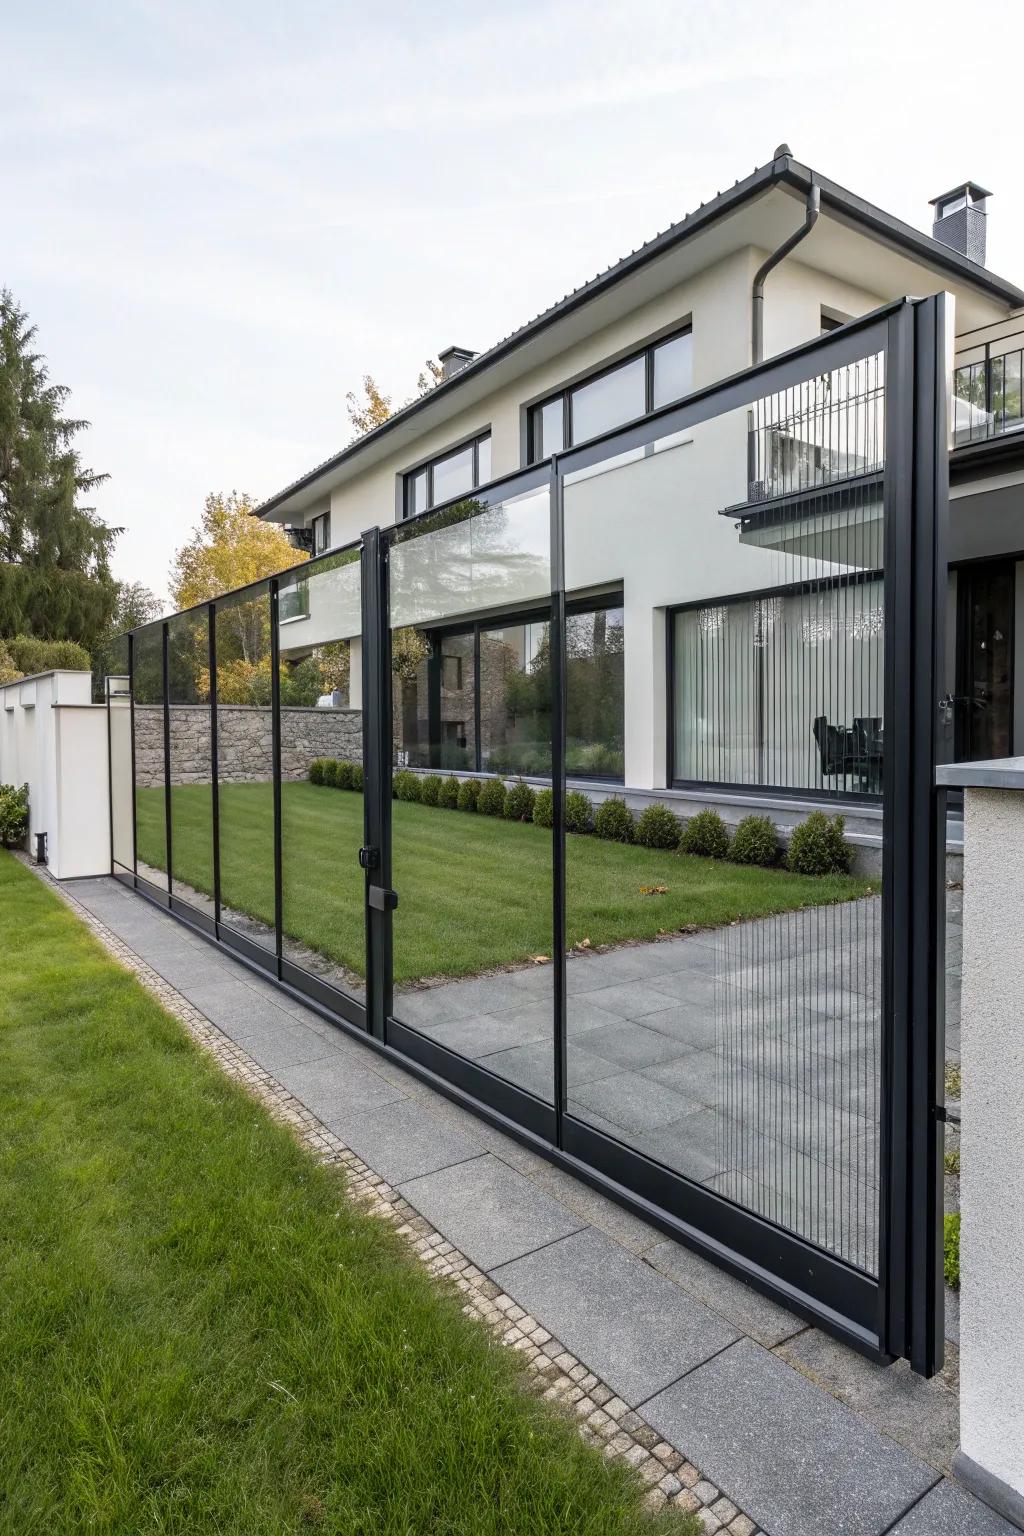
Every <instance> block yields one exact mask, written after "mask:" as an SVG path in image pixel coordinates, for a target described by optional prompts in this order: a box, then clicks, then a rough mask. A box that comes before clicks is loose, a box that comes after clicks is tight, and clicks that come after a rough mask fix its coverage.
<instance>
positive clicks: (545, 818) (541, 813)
mask: <svg viewBox="0 0 1024 1536" xmlns="http://www.w3.org/2000/svg"><path fill="white" fill-rule="evenodd" d="M554 820H555V797H554V794H553V793H552V791H551V790H550V789H538V791H537V793H536V795H535V796H534V798H533V824H534V826H535V827H550V826H553V825H554Z"/></svg>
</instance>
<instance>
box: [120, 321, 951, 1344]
mask: <svg viewBox="0 0 1024 1536" xmlns="http://www.w3.org/2000/svg"><path fill="white" fill-rule="evenodd" d="M651 366H652V368H653V367H654V366H655V365H654V364H652V365H651ZM946 386H947V368H946V352H945V307H944V300H943V299H942V298H941V297H940V298H936V299H931V300H926V301H919V302H910V301H906V302H904V303H900V304H898V305H895V306H890V307H888V308H886V309H885V310H883V311H879V312H877V313H876V314H874V315H871V316H868V317H865V319H864V320H862V321H859V322H854V323H851V324H849V325H847V326H845V327H843V329H842V330H841V331H839V332H837V333H834V334H833V335H832V336H830V337H828V338H823V339H821V340H820V341H817V342H814V343H812V344H810V345H808V346H805V347H802V348H799V349H797V350H796V351H794V352H792V353H790V354H787V355H786V356H784V357H782V358H779V359H776V360H773V361H772V362H771V363H769V364H765V365H763V366H760V367H758V368H755V369H751V370H749V371H747V372H746V373H744V374H742V375H739V376H736V377H734V378H732V379H730V380H727V381H725V382H724V383H722V384H718V385H715V386H714V387H712V388H709V389H707V390H703V391H699V392H697V393H696V394H693V395H691V396H690V397H689V398H688V399H687V400H686V401H685V402H684V403H683V404H681V405H677V406H673V407H671V408H668V409H665V410H661V411H656V412H654V413H653V414H652V415H650V416H648V417H646V418H645V419H644V420H643V422H641V423H640V424H638V425H636V426H634V427H631V428H627V429H624V430H620V431H617V432H614V433H611V434H608V435H605V436H603V437H597V438H594V437H593V436H591V438H590V440H589V441H588V442H586V443H585V444H583V445H582V446H580V447H571V446H570V447H567V448H566V449H565V450H564V451H562V452H559V453H556V454H555V455H554V456H553V457H551V458H550V459H548V460H545V461H544V462H543V463H541V464H539V465H536V466H534V467H532V468H530V469H528V470H526V471H524V472H523V473H522V474H520V475H518V476H515V477H513V478H511V479H509V480H506V481H503V482H500V483H497V484H493V485H491V486H488V487H484V488H482V489H481V490H479V491H475V492H474V493H473V494H472V495H471V496H468V497H463V498H461V499H458V500H456V501H453V502H449V503H447V504H445V505H444V506H441V507H437V508H434V509H432V510H431V511H429V512H426V513H424V514H422V515H421V516H420V517H417V518H414V519H411V520H409V521H408V522H405V523H402V524H399V525H398V526H397V527H395V528H389V529H387V530H385V531H381V530H377V529H374V530H372V531H371V532H369V533H367V534H366V535H364V537H363V539H362V540H361V541H360V544H359V545H358V546H353V547H352V548H350V549H346V550H342V551H336V552H334V553H333V554H331V555H329V556H326V557H323V558H321V559H319V560H315V561H310V562H309V563H308V564H306V565H303V566H300V567H298V568H296V569H295V570H294V571H291V572H288V573H286V574H285V575H282V576H280V577H278V578H275V579H273V580H271V581H270V582H268V583H265V584H262V585H260V586H257V587H255V588H246V589H243V590H242V591H240V592H238V593H232V594H228V595H227V596H226V597H224V598H220V599H218V600H217V601H216V602H215V603H211V604H209V605H204V606H203V607H202V608H201V609H198V610H193V611H191V612H189V613H185V614H179V615H175V616H174V617H173V618H172V619H170V620H167V621H161V622H160V623H158V624H156V625H151V626H148V627H147V628H146V629H144V630H140V631H136V632H135V633H134V635H133V636H131V637H130V639H129V642H128V643H127V646H126V650H127V652H128V654H127V655H126V657H125V660H124V667H123V670H124V672H125V673H126V674H127V675H128V676H129V677H130V688H129V689H128V690H127V691H120V690H119V689H117V688H114V689H113V690H112V691H111V696H110V708H111V737H110V739H111V768H112V771H111V815H112V828H113V832H114V838H113V845H114V847H113V856H114V873H115V875H118V876H119V877H120V878H122V879H124V880H125V881H126V882H127V883H129V884H131V885H133V886H135V887H136V888H138V889H139V890H141V891H143V893H144V894H147V895H149V896H150V898H151V899H154V900H157V901H159V902H160V903H161V904H163V905H165V906H167V907H169V908H170V910H172V911H173V912H174V913H175V914H176V915H177V916H179V917H181V918H182V919H183V920H185V921H188V922H191V923H192V924H193V925H194V926H197V927H200V928H202V929H203V930H204V931H206V932H208V933H209V934H210V935H211V936H212V937H214V938H215V939H217V940H219V941H220V942H222V943H225V944H228V945H230V946H231V947H232V948H233V949H235V950H236V951H237V952H238V954H239V955H240V957H241V958H243V959H244V960H245V961H246V962H247V963H249V964H252V965H255V966H257V967H258V968H259V969H260V970H261V971H262V972H265V973H267V974H269V975H271V976H272V977H273V978H274V979H275V980H277V981H278V982H279V983H280V984H282V985H285V986H288V987H290V988H291V989H292V990H294V991H295V992H297V993H299V994H301V995H303V996H304V997H306V998H307V999H309V1000H310V1001H312V1002H313V1004H314V1005H315V1006H317V1007H319V1008H321V1009H323V1010H325V1011H326V1012H327V1013H328V1014H329V1015H330V1016H331V1017H333V1018H336V1019H337V1020H339V1022H341V1023H343V1024H344V1025H345V1026H347V1027H349V1028H355V1029H358V1030H361V1031H363V1032H365V1034H366V1037H367V1039H368V1041H369V1043H371V1044H372V1045H373V1046H374V1047H376V1048H377V1049H380V1050H383V1051H387V1052H389V1053H394V1054H395V1055H397V1056H400V1057H401V1059H402V1060H403V1061H404V1062H406V1063H407V1064H408V1065H409V1066H410V1067H411V1068H412V1069H413V1070H414V1071H417V1072H419V1073H421V1074H422V1075H424V1076H426V1077H428V1078H429V1079H430V1080H431V1081H434V1082H435V1083H437V1084H438V1085H439V1086H441V1087H442V1088H443V1089H444V1090H445V1091H446V1092H448V1093H450V1094H452V1095H453V1096H456V1097H460V1098H462V1099H463V1100H464V1101H465V1102H467V1103H469V1104H470V1105H471V1106H472V1107H474V1108H475V1109H476V1110H477V1111H478V1112H479V1113H481V1114H484V1115H486V1116H488V1117H489V1118H490V1119H492V1120H493V1121H494V1122H495V1123H498V1124H500V1125H502V1126H504V1127H505V1128H507V1129H509V1130H510V1131H511V1132H512V1133H513V1134H515V1135H517V1136H519V1137H521V1138H522V1139H525V1140H527V1141H529V1142H530V1143H531V1144H532V1145H534V1146H535V1147H537V1148H538V1149H539V1150H541V1151H543V1152H544V1154H545V1155H547V1156H549V1157H550V1158H552V1159H553V1160H555V1161H557V1162H559V1163H561V1164H562V1165H563V1166H565V1167H568V1168H571V1169H572V1170H573V1171H575V1172H576V1173H578V1174H579V1175H580V1176H581V1177H583V1178H585V1179H587V1180H589V1181H590V1182H591V1183H593V1184H595V1185H596V1186H597V1187H599V1188H601V1189H603V1190H605V1191H606V1192H608V1193H610V1194H611V1195H612V1196H613V1197H615V1198H616V1199H618V1200H620V1201H622V1202H623V1203H626V1204H627V1205H630V1206H631V1207H632V1208H634V1209H635V1210H637V1211H639V1212H640V1213H642V1214H643V1215H645V1216H646V1217H648V1218H649V1219H650V1220H652V1221H654V1222H656V1223H657V1224H658V1225H660V1226H661V1227H662V1228H663V1229H664V1230H666V1231H667V1232H669V1233H671V1234H672V1235H674V1236H676V1237H678V1238H679V1239H680V1240H681V1241H683V1242H685V1243H687V1244H689V1245H690V1246H692V1247H694V1248H696V1249H697V1250H699V1251H700V1252H703V1253H705V1254H707V1255H708V1256H709V1257H711V1258H712V1259H714V1260H715V1261H716V1262H718V1263H720V1264H722V1265H723V1266H724V1267H726V1268H728V1269H730V1270H732V1271H733V1272H734V1273H737V1274H740V1275H742V1276H744V1277H745V1278H747V1279H748V1280H749V1281H751V1283H753V1284H755V1285H757V1286H758V1287H760V1288H761V1289H762V1290H764V1291H766V1292H767V1293H769V1294H771V1295H773V1296H775V1297H776V1298H777V1299H778V1300H780V1301H781V1302H783V1303H784V1304H785V1305H787V1306H789V1307H791V1308H793V1309H795V1310H797V1311H798V1312H800V1313H801V1314H802V1315H804V1316H807V1317H810V1318H813V1319H814V1320H816V1321H817V1322H819V1323H820V1324H821V1325H822V1326H823V1327H826V1328H829V1329H830V1330H831V1331H833V1332H835V1333H837V1334H839V1335H840V1336H842V1337H844V1338H846V1339H847V1340H849V1341H850V1342H852V1343H854V1344H855V1345H857V1346H858V1347H860V1348H863V1349H866V1350H868V1351H873V1352H877V1353H880V1354H889V1355H905V1356H907V1357H908V1358H909V1359H910V1360H911V1361H912V1363H913V1365H914V1367H915V1369H917V1370H919V1371H921V1372H924V1373H926V1374H930V1373H932V1372H933V1371H935V1370H936V1369H937V1368H938V1366H939V1365H940V1364H941V1348H942V1345H941V1340H942V1334H943V1329H942V1314H941V1296H942V1288H941V1262H940V1236H939V1234H940V1214H941V1206H940V1201H941V1140H940V1131H941V1116H942V1109H941V1099H942V1041H941V1038H940V1033H939V1031H940V1025H939V1022H938V1021H939V1019H940V1018H941V1012H942V1010H941V1007H940V1006H939V1005H940V1002H941V998H940V996H939V987H940V975H941V954H940V952H939V951H940V938H939V924H938V922H937V914H938V910H939V905H938V900H939V893H940V891H941V887H942V878H943V867H942V861H943V857H944V825H943V814H942V813H943V808H942V806H941V804H940V802H939V799H938V797H937V794H936V791H935V790H934V789H933V788H932V781H933V760H934V729H935V721H934V715H935V710H934V705H935V700H936V690H935V682H934V679H935V674H936V670H937V667H938V662H939V659H940V657H941V654H942V616H943V605H944V591H945V563H944V555H943V549H942V529H943V526H944V520H945V506H946V491H947V488H946V480H945V476H946V457H947V445H946V407H945V391H946ZM648 387H649V393H650V394H651V396H652V397H653V399H654V400H655V401H656V399H657V379H656V377H655V378H653V379H652V380H649V381H648ZM592 408H593V411H594V420H593V421H592V422H590V423H582V422H576V423H574V424H573V425H572V427H570V424H569V423H563V440H564V441H566V442H571V441H572V437H573V433H574V432H575V436H577V437H579V436H582V435H583V433H584V432H585V431H587V432H589V433H591V434H592V433H593V431H594V430H595V429H596V428H599V426H600V420H599V413H600V409H601V405H600V402H599V401H597V402H595V403H594V405H593V407H592ZM320 760H326V761H327V763H328V764H329V766H328V767H327V768H326V769H325V768H324V767H323V764H322V762H321V761H320ZM336 763H340V764H342V765H344V766H342V767H335V766H334V765H335V764H336ZM350 765H355V766H354V767H353V766H350ZM325 777H326V779H327V781H328V782H326V783H324V782H318V781H322V780H323V779H324V778H325ZM311 779H312V782H311ZM500 784H511V785H513V791H512V797H511V799H510V802H509V803H508V804H506V806H505V814H504V815H503V814H501V806H500V803H497V804H493V805H492V804H490V803H489V801H490V800H495V801H497V802H500V799H501V796H500V795H496V794H495V786H497V785H500ZM523 785H525V786H528V787H526V788H523V787H521V786H523ZM617 785H618V789H617V788H616V786H617ZM623 786H625V788H623ZM623 795H625V797H626V798H627V799H628V800H629V801H630V802H631V803H632V810H633V813H634V816H629V815H625V814H624V812H623V810H622V809H621V808H619V809H617V810H616V809H612V810H611V811H606V812H604V814H603V816H602V830H608V829H607V828H605V827H604V825H603V823H604V821H605V820H606V819H610V818H614V817H615V816H618V818H619V837H620V840H618V841H617V840H615V839H614V838H604V837H596V836H594V835H593V834H592V833H587V832H585V831H583V830H579V829H581V828H582V827H584V826H585V825H586V823H587V819H588V817H591V816H592V815H593V814H594V810H595V808H596V807H598V806H599V805H600V803H601V802H602V801H606V800H608V799H612V800H614V799H616V798H618V797H620V796H623ZM424 801H426V802H428V803H424ZM809 802H813V804H814V805H825V806H826V807H827V810H828V812H829V814H830V815H831V814H833V813H834V814H836V815H842V814H844V813H846V814H851V815H855V816H856V817H857V825H858V827H860V828H861V829H862V831H863V829H864V828H868V829H869V831H868V833H867V835H863V836H862V839H861V848H860V859H859V861H858V866H857V870H856V871H855V872H854V873H853V874H850V873H848V872H847V871H845V870H844V869H843V868H842V867H841V860H840V861H838V862H837V859H836V855H835V845H834V841H833V840H832V832H833V829H832V828H831V826H830V825H829V824H828V823H827V822H826V823H825V824H824V825H822V824H821V818H820V817H819V818H815V821H816V822H817V823H818V824H817V825H815V824H814V823H812V824H811V826H810V828H809V830H808V831H807V832H805V833H803V834H802V839H803V843H804V852H803V855H802V862H801V860H794V862H796V863H797V864H798V865H799V866H800V867H798V868H796V869H794V870H792V871H790V870H784V869H779V868H771V869H763V868H762V867H761V866H760V865H759V864H758V863H757V862H738V861H736V860H729V861H723V860H722V859H721V858H720V857H716V855H719V854H720V853H721V851H722V850H721V849H720V848H718V847H717V846H716V845H715V843H714V837H715V828H714V825H713V824H712V825H711V826H710V827H709V828H708V829H707V831H706V837H707V838H708V839H709V841H707V842H706V843H705V844H703V845H701V850H700V851H701V852H702V854H703V856H702V857H696V856H690V855H689V854H680V853H679V852H677V851H676V850H675V849H674V848H672V847H671V846H663V845H665V844H671V842H672V841H673V837H672V829H673V827H674V825H675V824H674V822H673V821H672V819H671V814H670V815H669V817H668V818H667V819H666V817H665V814H664V807H667V808H668V810H669V812H670V813H672V814H675V813H678V814H682V815H685V816H687V817H690V816H692V815H693V814H694V813H695V812H696V811H697V810H699V809H700V807H701V805H702V804H703V805H705V806H707V807H709V808H714V807H715V806H723V805H724V806H727V807H728V809H729V813H730V814H729V819H730V820H732V821H735V820H736V817H737V814H738V813H737V807H739V808H740V809H741V810H749V812H750V814H752V815H755V816H756V815H757V814H758V813H759V812H760V813H761V814H762V815H764V814H767V815H768V816H769V817H770V818H771V819H772V820H773V821H775V822H779V821H783V822H787V823H790V824H795V823H797V822H801V821H805V820H806V819H807V815H808V811H809V808H810V807H809ZM646 805H656V806H660V807H662V810H660V811H658V810H655V811H654V812H649V813H648V815H647V816H646V817H645V818H644V821H643V823H642V833H641V832H638V831H637V830H636V823H635V813H638V812H639V811H640V810H641V809H642V808H643V807H644V806H646ZM474 807H475V809H474ZM491 811H495V812H496V814H490V812H491ZM659 817H660V820H659ZM872 828H873V829H874V835H871V832H870V829H872ZM637 837H642V839H643V841H642V842H640V843H638V842H636V841H631V839H636V838H637ZM759 838H760V840H761V845H762V849H763V838H764V829H763V827H762V828H759V827H758V826H756V825H753V826H751V827H749V828H748V829H747V830H746V831H745V833H744V836H743V838H742V839H741V840H740V846H738V847H736V848H734V849H733V853H734V854H735V855H739V854H741V852H742V845H743V843H744V841H745V844H746V850H747V852H746V855H745V856H746V857H747V858H749V859H751V860H756V859H757V858H758V857H761V856H762V854H759V853H758V844H759ZM797 841H798V842H799V841H800V839H798V840H797ZM830 850H831V852H830ZM769 853H770V850H769ZM822 861H824V865H825V866H827V872H826V873H821V872H817V871H819V870H820V868H821V866H822Z"/></svg>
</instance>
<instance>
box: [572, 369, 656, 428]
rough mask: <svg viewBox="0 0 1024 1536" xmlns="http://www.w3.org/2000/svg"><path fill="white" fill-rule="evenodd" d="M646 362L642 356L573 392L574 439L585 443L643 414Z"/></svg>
mask: <svg viewBox="0 0 1024 1536" xmlns="http://www.w3.org/2000/svg"><path fill="white" fill-rule="evenodd" d="M646 380H647V364H646V363H645V361H644V359H643V358H642V357H637V358H634V360H633V361H632V362H631V363H624V364H623V366H622V367H621V368H616V369H614V370H613V371H612V372H611V373H604V374H602V375H601V377H600V378H599V379H595V380H594V381H593V383H591V384H581V385H580V387H579V389H574V390H573V392H572V440H573V442H574V443H584V442H586V441H587V439H588V438H590V437H600V435H601V433H602V432H610V431H611V429H612V428H613V427H620V426H622V424H623V423H624V422H627V421H633V420H634V419H635V418H636V417H637V416H642V415H643V414H644V411H645V409H646V391H647V384H646Z"/></svg>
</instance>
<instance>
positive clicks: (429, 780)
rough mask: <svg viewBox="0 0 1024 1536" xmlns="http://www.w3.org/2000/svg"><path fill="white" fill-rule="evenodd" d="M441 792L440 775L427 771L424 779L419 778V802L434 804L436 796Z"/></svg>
mask: <svg viewBox="0 0 1024 1536" xmlns="http://www.w3.org/2000/svg"><path fill="white" fill-rule="evenodd" d="M440 793H441V775H440V774H439V773H428V774H427V776H426V778H425V779H420V802H421V804H423V805H436V804H437V797H438V795H439V794H440Z"/></svg>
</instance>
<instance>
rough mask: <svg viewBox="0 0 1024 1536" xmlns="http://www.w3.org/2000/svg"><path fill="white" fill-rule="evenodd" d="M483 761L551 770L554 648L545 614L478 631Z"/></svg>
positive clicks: (490, 765) (493, 768) (503, 768)
mask: <svg viewBox="0 0 1024 1536" xmlns="http://www.w3.org/2000/svg"><path fill="white" fill-rule="evenodd" d="M480 766H481V768H482V769H484V770H485V771H489V772H491V773H529V774H542V775H543V774H550V772H551V650H550V644H549V639H548V623H547V620H546V619H542V620H536V621H534V622H531V623H527V624H508V625H505V626H504V627H502V628H500V629H490V628H488V629H481V631H480Z"/></svg>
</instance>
